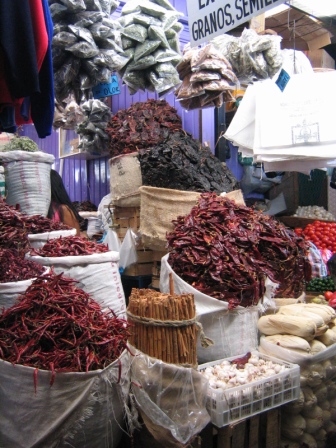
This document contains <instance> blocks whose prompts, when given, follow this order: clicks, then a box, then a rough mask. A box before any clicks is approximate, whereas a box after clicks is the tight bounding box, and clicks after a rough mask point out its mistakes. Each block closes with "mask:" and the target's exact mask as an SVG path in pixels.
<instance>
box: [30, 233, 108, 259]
mask: <svg viewBox="0 0 336 448" xmlns="http://www.w3.org/2000/svg"><path fill="white" fill-rule="evenodd" d="M108 251H109V248H108V247H107V246H105V244H100V243H96V242H95V241H89V240H87V239H85V238H82V237H80V236H66V237H62V236H61V237H59V238H54V239H52V240H49V241H47V242H46V243H45V245H44V246H43V247H40V248H38V249H31V251H30V254H31V255H39V256H41V257H67V256H70V255H92V254H97V253H104V252H108Z"/></svg>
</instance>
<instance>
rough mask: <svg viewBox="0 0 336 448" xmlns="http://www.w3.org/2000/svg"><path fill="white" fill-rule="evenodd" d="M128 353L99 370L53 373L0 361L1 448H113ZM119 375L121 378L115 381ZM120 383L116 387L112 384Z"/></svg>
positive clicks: (126, 388) (117, 437) (121, 409)
mask: <svg viewBox="0 0 336 448" xmlns="http://www.w3.org/2000/svg"><path fill="white" fill-rule="evenodd" d="M129 364H130V359H129V353H128V352H127V351H125V352H124V353H122V355H121V356H120V358H119V359H118V360H116V361H114V362H113V363H111V364H110V365H109V366H108V367H106V368H105V369H104V370H96V371H91V372H88V373H85V372H79V373H57V372H56V375H55V382H54V384H53V385H52V386H50V378H51V372H49V371H46V370H39V371H38V375H37V387H36V392H35V387H34V370H35V369H34V368H33V367H27V366H21V365H12V364H11V363H9V362H6V361H3V360H0V415H1V418H0V446H1V448H14V447H15V448H46V447H48V448H56V447H57V448H65V447H72V448H116V447H117V446H118V443H119V441H120V439H121V436H122V426H123V416H124V410H125V404H126V403H127V399H128V394H129V385H130V383H129V379H130V371H129ZM120 371H121V376H120ZM119 377H120V379H121V380H120V382H118V380H119Z"/></svg>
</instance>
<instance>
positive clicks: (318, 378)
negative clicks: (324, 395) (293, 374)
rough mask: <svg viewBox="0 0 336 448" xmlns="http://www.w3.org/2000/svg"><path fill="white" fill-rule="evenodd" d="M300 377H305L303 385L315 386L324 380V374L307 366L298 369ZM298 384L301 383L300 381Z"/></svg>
mask: <svg viewBox="0 0 336 448" xmlns="http://www.w3.org/2000/svg"><path fill="white" fill-rule="evenodd" d="M302 377H303V378H305V381H304V384H305V386H309V387H317V386H319V385H320V384H322V382H323V381H324V375H321V374H320V373H319V372H316V371H311V370H310V369H309V367H308V368H307V367H302V368H301V369H300V379H301V378H302ZM300 384H301V385H302V382H301V383H300Z"/></svg>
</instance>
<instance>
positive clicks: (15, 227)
mask: <svg viewBox="0 0 336 448" xmlns="http://www.w3.org/2000/svg"><path fill="white" fill-rule="evenodd" d="M70 228H71V227H69V226H67V225H66V224H63V223H62V222H54V221H52V220H51V219H49V218H45V217H44V216H42V215H33V216H29V215H25V214H24V213H21V212H20V211H19V210H17V209H16V207H14V206H12V205H8V204H7V203H6V202H5V201H4V199H3V198H1V197H0V247H3V248H7V249H17V250H19V251H20V252H21V253H23V254H24V253H25V252H27V251H28V250H29V241H28V234H36V233H44V232H51V231H53V230H69V229H70Z"/></svg>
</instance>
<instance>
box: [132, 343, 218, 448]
mask: <svg viewBox="0 0 336 448" xmlns="http://www.w3.org/2000/svg"><path fill="white" fill-rule="evenodd" d="M131 352H132V353H135V355H136V356H135V357H134V358H133V359H132V363H131V385H132V386H131V388H132V392H133V394H134V397H135V400H136V403H137V405H138V407H139V409H140V410H141V411H142V413H144V414H145V415H146V416H147V417H148V418H149V419H150V422H151V423H150V425H149V426H150V427H153V428H156V429H157V431H156V434H155V435H154V434H153V435H154V437H155V436H156V438H157V440H158V441H159V442H160V441H161V442H162V443H163V445H162V446H165V445H164V442H165V441H164V440H162V439H161V440H160V428H159V427H162V428H165V429H168V430H169V432H170V433H171V435H172V436H173V437H174V438H175V439H176V440H178V441H179V442H180V443H187V442H188V440H190V438H191V437H192V436H194V435H196V434H198V433H199V432H201V430H202V429H203V428H204V427H205V426H206V425H207V424H208V423H209V421H210V416H209V414H208V412H207V410H206V398H207V395H206V393H207V385H208V384H207V383H208V382H207V379H206V378H205V377H204V375H201V374H200V373H199V372H197V370H194V369H192V368H186V367H181V366H177V365H175V364H168V363H164V362H163V361H161V360H160V359H156V358H151V357H149V356H147V355H145V354H144V353H142V352H140V351H138V350H136V349H135V348H133V347H131ZM150 427H149V428H148V429H149V430H150Z"/></svg>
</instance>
